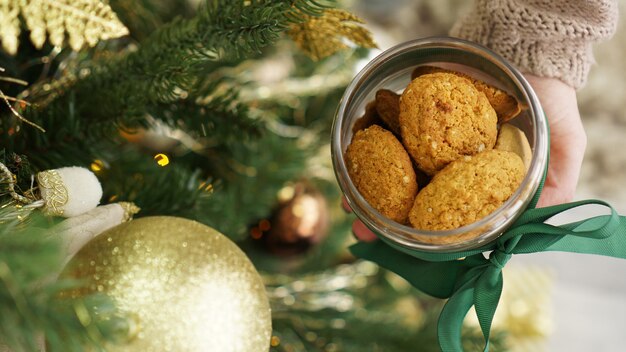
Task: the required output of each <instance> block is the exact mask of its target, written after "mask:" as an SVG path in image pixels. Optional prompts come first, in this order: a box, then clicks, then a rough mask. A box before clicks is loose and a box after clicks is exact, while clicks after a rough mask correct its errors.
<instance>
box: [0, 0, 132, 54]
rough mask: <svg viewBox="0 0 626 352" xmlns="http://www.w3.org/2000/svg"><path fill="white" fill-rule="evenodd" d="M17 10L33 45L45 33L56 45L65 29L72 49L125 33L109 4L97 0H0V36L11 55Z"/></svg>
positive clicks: (16, 43)
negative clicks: (0, 24)
mask: <svg viewBox="0 0 626 352" xmlns="http://www.w3.org/2000/svg"><path fill="white" fill-rule="evenodd" d="M20 13H21V15H22V17H23V18H24V20H25V22H26V27H27V28H28V30H29V31H30V40H31V41H32V42H33V44H34V45H35V47H37V48H41V47H42V46H43V44H44V43H45V41H46V33H48V37H49V40H50V44H52V45H54V46H57V47H61V46H62V45H63V43H64V41H65V36H66V33H67V36H68V44H69V46H70V47H71V48H72V49H73V50H80V49H81V48H82V47H83V46H84V45H85V44H87V45H88V46H94V45H96V43H97V42H98V41H99V40H104V39H110V38H117V37H121V36H124V35H126V34H128V29H127V28H126V26H124V24H123V23H122V22H120V20H119V19H118V18H117V15H116V14H115V12H113V10H112V9H111V7H110V6H109V5H107V4H105V3H104V2H102V1H100V0H0V23H2V26H0V40H1V41H2V48H3V49H4V50H5V51H6V52H7V53H9V54H11V55H15V53H16V52H17V47H18V46H19V39H18V38H19V35H20V31H21V28H20V20H19V15H20Z"/></svg>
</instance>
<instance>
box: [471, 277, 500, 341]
mask: <svg viewBox="0 0 626 352" xmlns="http://www.w3.org/2000/svg"><path fill="white" fill-rule="evenodd" d="M502 286H503V280H502V270H501V269H499V268H496V267H489V268H487V270H486V271H485V272H484V273H483V274H482V275H481V276H480V278H478V280H477V282H476V287H475V289H474V306H475V307H476V316H477V317H478V322H479V323H480V329H481V330H482V332H483V337H484V338H485V349H484V351H485V352H487V351H489V335H490V332H491V323H492V322H493V316H494V315H495V313H496V308H497V307H498V302H499V301H500V296H501V295H502Z"/></svg>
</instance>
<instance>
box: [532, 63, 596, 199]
mask: <svg viewBox="0 0 626 352" xmlns="http://www.w3.org/2000/svg"><path fill="white" fill-rule="evenodd" d="M526 79H527V80H528V82H529V83H530V85H531V86H532V87H533V89H534V90H535V93H537V96H538V97H539V101H540V102H541V106H542V107H543V111H544V112H545V113H546V118H547V119H548V123H549V124H550V163H549V164H548V177H547V178H546V182H545V184H544V186H543V191H542V192H541V197H539V203H538V204H537V206H538V207H546V206H550V205H555V204H561V203H566V202H570V201H571V200H572V199H573V198H574V193H575V191H576V184H577V183H578V176H579V175H580V168H581V166H582V163H583V156H584V154H585V148H586V147H587V135H586V134H585V129H584V127H583V124H582V121H581V119H580V113H579V112H578V103H577V100H576V91H575V90H574V88H572V87H570V86H568V85H567V84H565V83H563V82H561V81H560V80H558V79H556V78H545V77H537V76H534V75H529V74H527V75H526Z"/></svg>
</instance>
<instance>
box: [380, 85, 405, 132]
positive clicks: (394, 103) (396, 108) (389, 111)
mask: <svg viewBox="0 0 626 352" xmlns="http://www.w3.org/2000/svg"><path fill="white" fill-rule="evenodd" d="M376 111H377V112H378V116H380V118H381V119H382V120H383V121H384V122H385V125H387V127H388V128H389V130H390V131H391V132H393V133H394V134H395V135H396V136H400V121H399V119H400V95H399V94H396V93H394V92H392V91H390V90H388V89H381V90H379V91H378V92H376Z"/></svg>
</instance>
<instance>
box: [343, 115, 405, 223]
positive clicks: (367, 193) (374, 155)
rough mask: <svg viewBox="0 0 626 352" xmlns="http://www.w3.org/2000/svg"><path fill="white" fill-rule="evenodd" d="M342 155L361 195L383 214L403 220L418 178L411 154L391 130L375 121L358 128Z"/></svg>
mask: <svg viewBox="0 0 626 352" xmlns="http://www.w3.org/2000/svg"><path fill="white" fill-rule="evenodd" d="M345 159H346V165H347V168H348V174H349V175H350V179H351V180H352V182H353V183H354V185H355V186H356V188H357V189H358V190H359V193H361V195H362V196H363V198H365V200H366V201H367V202H368V203H369V204H370V205H371V206H372V207H373V208H374V209H376V210H378V211H379V212H380V213H381V214H383V215H384V216H386V217H388V218H390V219H392V220H394V221H396V222H398V223H401V224H404V223H405V222H406V219H407V216H408V214H409V211H410V210H411V207H412V206H413V201H414V199H415V195H416V194H417V181H416V179H415V171H413V167H412V165H411V158H410V157H409V155H408V154H407V152H406V150H405V149H404V147H403V146H402V144H401V143H400V141H399V140H398V139H397V138H396V137H395V136H394V135H393V133H391V132H389V131H387V130H385V129H384V128H382V127H380V126H378V125H373V126H371V127H369V128H367V129H365V130H362V131H358V132H357V133H356V135H355V136H354V138H353V139H352V143H350V145H349V146H348V150H347V151H346V154H345Z"/></svg>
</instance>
